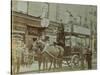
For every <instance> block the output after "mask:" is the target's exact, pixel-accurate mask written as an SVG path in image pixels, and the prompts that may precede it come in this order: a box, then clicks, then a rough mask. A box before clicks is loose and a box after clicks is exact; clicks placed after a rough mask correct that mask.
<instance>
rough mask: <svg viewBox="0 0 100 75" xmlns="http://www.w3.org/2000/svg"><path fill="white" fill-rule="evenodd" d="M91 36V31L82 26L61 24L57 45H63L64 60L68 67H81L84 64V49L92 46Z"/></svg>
mask: <svg viewBox="0 0 100 75" xmlns="http://www.w3.org/2000/svg"><path fill="white" fill-rule="evenodd" d="M61 27H62V28H61ZM59 28H60V29H59ZM67 29H68V30H69V31H67ZM90 36H91V34H90V30H89V29H88V28H84V27H81V26H77V25H72V24H71V25H70V24H69V25H63V24H61V26H59V27H58V33H57V43H60V44H61V45H63V48H64V57H63V58H64V60H65V61H66V63H67V65H68V66H72V67H73V66H80V64H83V63H84V58H83V57H84V55H83V54H84V51H85V49H84V48H86V47H87V46H89V45H90ZM60 41H62V42H60Z"/></svg>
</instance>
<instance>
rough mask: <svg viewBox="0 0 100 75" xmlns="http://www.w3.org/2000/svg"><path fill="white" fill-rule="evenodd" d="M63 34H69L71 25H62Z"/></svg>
mask: <svg viewBox="0 0 100 75" xmlns="http://www.w3.org/2000/svg"><path fill="white" fill-rule="evenodd" d="M64 32H71V25H70V24H66V25H64Z"/></svg>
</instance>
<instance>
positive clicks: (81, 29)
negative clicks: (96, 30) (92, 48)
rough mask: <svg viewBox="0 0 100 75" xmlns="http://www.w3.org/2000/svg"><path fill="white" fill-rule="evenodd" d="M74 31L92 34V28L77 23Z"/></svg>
mask: <svg viewBox="0 0 100 75" xmlns="http://www.w3.org/2000/svg"><path fill="white" fill-rule="evenodd" d="M73 32H74V33H79V34H83V35H90V34H91V33H90V29H88V28H84V27H81V26H77V25H74V26H73Z"/></svg>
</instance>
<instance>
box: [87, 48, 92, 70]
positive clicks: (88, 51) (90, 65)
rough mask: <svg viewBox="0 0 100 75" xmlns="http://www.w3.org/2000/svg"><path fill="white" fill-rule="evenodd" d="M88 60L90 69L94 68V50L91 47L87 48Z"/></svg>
mask: <svg viewBox="0 0 100 75" xmlns="http://www.w3.org/2000/svg"><path fill="white" fill-rule="evenodd" d="M86 62H87V65H88V69H92V50H91V49H90V48H87V52H86Z"/></svg>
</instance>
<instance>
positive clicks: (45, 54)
mask: <svg viewBox="0 0 100 75" xmlns="http://www.w3.org/2000/svg"><path fill="white" fill-rule="evenodd" d="M43 47H45V46H44V45H43V44H42V43H40V42H38V43H37V44H36V46H35V53H36V54H37V59H38V65H39V71H40V68H41V64H42V63H43V70H45V69H46V70H50V69H51V66H52V63H53V64H54V68H56V62H57V60H58V62H59V67H62V57H63V54H64V49H63V48H62V47H61V46H57V45H56V46H55V45H49V46H48V47H46V49H45V51H43ZM48 62H50V66H49V69H48Z"/></svg>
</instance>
